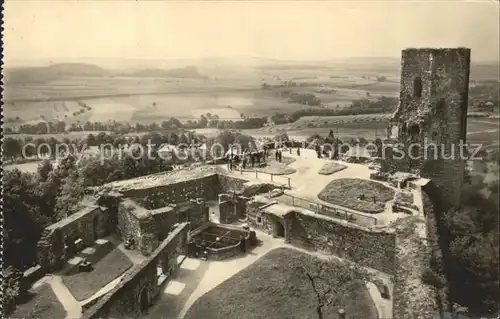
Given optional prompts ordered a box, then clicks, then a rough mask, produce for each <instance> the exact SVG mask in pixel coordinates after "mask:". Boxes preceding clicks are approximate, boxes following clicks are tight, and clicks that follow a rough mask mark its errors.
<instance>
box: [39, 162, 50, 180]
mask: <svg viewBox="0 0 500 319" xmlns="http://www.w3.org/2000/svg"><path fill="white" fill-rule="evenodd" d="M53 169H54V167H53V166H52V163H51V162H50V161H49V160H46V159H45V160H43V161H42V162H41V163H40V164H38V168H37V173H38V177H39V178H40V181H42V182H45V181H46V180H47V178H48V177H49V173H50V172H52V170H53Z"/></svg>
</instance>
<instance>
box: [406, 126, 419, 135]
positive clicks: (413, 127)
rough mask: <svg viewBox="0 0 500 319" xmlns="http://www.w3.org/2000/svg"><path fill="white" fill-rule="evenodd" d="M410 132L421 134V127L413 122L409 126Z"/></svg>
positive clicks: (411, 133)
mask: <svg viewBox="0 0 500 319" xmlns="http://www.w3.org/2000/svg"><path fill="white" fill-rule="evenodd" d="M408 134H410V135H419V134H420V127H419V126H418V125H417V124H413V125H412V126H410V127H409V128H408Z"/></svg>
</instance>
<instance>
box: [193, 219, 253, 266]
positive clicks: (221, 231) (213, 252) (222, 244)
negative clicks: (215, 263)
mask: <svg viewBox="0 0 500 319" xmlns="http://www.w3.org/2000/svg"><path fill="white" fill-rule="evenodd" d="M242 240H243V241H244V242H245V243H244V245H245V247H246V248H247V249H248V248H250V246H251V245H252V240H251V237H250V231H249V230H245V229H243V228H241V229H237V228H234V227H224V226H223V225H211V226H209V227H207V228H205V229H203V230H202V231H201V232H199V233H198V234H196V235H194V236H193V238H192V243H193V244H195V245H196V246H197V247H198V249H202V250H204V251H206V252H207V253H208V255H209V256H210V258H211V259H215V260H221V259H225V258H229V257H233V256H235V255H238V254H241V253H242V252H243V251H242V246H241V244H242V243H241V241H242Z"/></svg>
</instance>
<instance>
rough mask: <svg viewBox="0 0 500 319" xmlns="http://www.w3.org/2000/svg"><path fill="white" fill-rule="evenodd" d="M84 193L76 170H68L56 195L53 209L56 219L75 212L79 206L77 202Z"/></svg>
mask: <svg viewBox="0 0 500 319" xmlns="http://www.w3.org/2000/svg"><path fill="white" fill-rule="evenodd" d="M84 194H85V188H84V187H83V183H82V180H81V179H79V178H78V172H77V171H76V170H72V171H70V173H69V175H68V177H67V178H66V180H65V182H64V185H63V186H62V188H61V193H60V195H59V196H58V197H57V201H56V205H55V210H56V214H57V219H58V220H61V219H63V218H65V217H68V216H70V215H72V214H73V213H75V212H76V211H77V210H78V209H79V208H80V207H79V203H80V201H81V200H82V198H83V196H84Z"/></svg>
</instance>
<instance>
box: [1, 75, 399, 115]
mask: <svg viewBox="0 0 500 319" xmlns="http://www.w3.org/2000/svg"><path fill="white" fill-rule="evenodd" d="M350 71H351V70H342V69H337V68H333V69H332V68H328V67H326V68H323V69H322V68H312V69H306V70H302V69H300V68H299V69H287V70H281V71H276V70H272V72H271V73H270V71H267V70H259V69H253V70H250V71H248V72H246V73H244V74H237V76H236V75H235V76H233V77H229V78H225V79H218V78H217V77H216V76H213V77H210V79H206V80H205V79H202V80H200V79H175V78H134V77H123V76H122V77H120V76H116V77H112V76H94V77H89V76H86V77H85V76H72V77H66V78H63V79H55V80H54V79H53V80H49V81H45V82H39V83H38V82H35V83H28V84H24V83H23V84H22V85H19V84H15V83H10V84H9V83H7V84H6V85H5V94H4V96H5V97H4V100H5V109H4V113H5V117H6V118H9V119H15V118H16V117H17V118H19V119H20V120H18V121H17V122H18V123H16V124H22V123H32V122H36V121H40V120H42V119H46V120H64V121H65V122H67V123H77V122H85V121H101V122H106V121H111V120H117V121H131V122H138V121H140V122H145V123H148V122H153V121H156V122H161V121H162V120H166V119H168V118H169V117H171V116H174V117H178V118H179V119H181V120H184V121H186V120H188V119H198V118H199V116H200V115H201V114H206V113H212V114H217V115H219V117H221V118H228V119H234V120H236V119H239V118H240V114H244V115H245V116H247V117H257V116H258V117H262V116H269V115H273V114H274V113H276V112H293V111H296V110H299V109H303V108H306V107H307V106H304V105H299V104H289V103H287V99H286V97H282V96H280V95H279V91H280V90H292V91H294V92H297V93H306V92H307V93H313V94H316V95H317V96H318V98H320V99H321V100H322V101H323V104H324V105H325V106H326V107H330V108H342V107H344V106H345V105H348V104H350V102H351V101H352V100H354V99H361V98H367V99H375V98H376V97H377V96H381V95H387V96H396V95H397V93H398V90H399V83H398V81H397V80H391V81H390V82H378V81H377V80H376V79H375V78H374V77H371V78H362V77H361V76H357V75H354V76H352V75H346V74H348V72H350ZM234 72H236V71H234ZM234 72H233V73H234ZM236 73H237V72H236ZM274 73H277V74H276V75H273V74H274ZM363 76H364V75H363ZM278 78H279V80H277V79H278ZM263 80H264V81H266V82H268V83H270V84H278V83H281V82H282V81H285V80H293V81H294V82H296V83H298V84H299V85H300V84H304V85H305V86H296V87H285V88H275V89H273V91H272V92H271V91H264V90H261V89H260V86H261V83H262V81H263ZM320 86H321V87H323V88H327V89H332V90H335V92H333V93H331V94H326V93H320V92H318V89H319V87H320ZM367 93H368V94H367ZM78 102H81V103H85V104H87V105H89V106H91V108H92V110H85V112H82V114H77V115H75V114H74V113H75V112H78V111H80V110H81V109H82V107H81V106H80V105H79V104H78ZM228 106H231V108H232V111H231V110H228V111H226V112H219V111H220V110H221V109H224V108H227V107H228ZM214 110H216V111H215V112H214ZM42 117H43V118H42Z"/></svg>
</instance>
